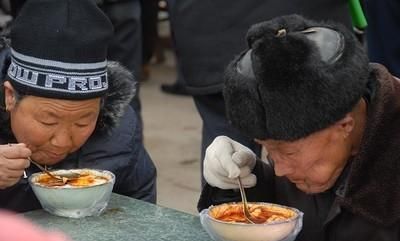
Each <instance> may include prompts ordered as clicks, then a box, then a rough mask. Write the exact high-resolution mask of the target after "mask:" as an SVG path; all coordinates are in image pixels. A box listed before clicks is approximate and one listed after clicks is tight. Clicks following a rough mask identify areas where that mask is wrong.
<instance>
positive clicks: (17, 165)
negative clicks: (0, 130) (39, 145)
mask: <svg viewBox="0 0 400 241" xmlns="http://www.w3.org/2000/svg"><path fill="white" fill-rule="evenodd" d="M31 154H32V153H31V150H29V148H27V147H26V145H25V144H23V143H20V144H4V145H0V189H5V188H7V187H11V186H13V185H15V184H16V183H17V182H18V181H19V179H21V176H22V175H23V174H24V171H25V169H26V168H28V167H29V164H30V163H29V161H28V157H29V156H30V155H31Z"/></svg>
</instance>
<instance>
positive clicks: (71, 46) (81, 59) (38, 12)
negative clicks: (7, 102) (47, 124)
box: [7, 0, 113, 100]
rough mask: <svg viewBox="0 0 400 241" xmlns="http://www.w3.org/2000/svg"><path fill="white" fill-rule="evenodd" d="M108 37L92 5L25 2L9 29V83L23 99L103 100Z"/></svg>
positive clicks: (88, 0) (86, 0)
mask: <svg viewBox="0 0 400 241" xmlns="http://www.w3.org/2000/svg"><path fill="white" fill-rule="evenodd" d="M112 34H113V27H112V24H111V22H110V21H109V19H108V18H107V16H106V15H105V14H104V13H103V12H102V11H101V9H99V8H98V7H97V5H96V4H95V2H94V1H92V0H28V1H27V2H26V3H25V5H24V6H23V7H22V9H21V11H20V13H19V14H18V16H17V18H16V19H15V20H14V22H13V24H12V27H11V34H10V37H11V64H10V66H9V68H8V72H7V74H8V79H9V80H10V81H11V83H12V85H13V86H14V88H16V89H17V90H18V91H20V92H22V93H23V94H27V95H35V96H41V97H47V98H58V99H71V100H73V99H90V98H95V97H99V96H102V95H104V94H105V92H106V91H107V88H108V79H107V68H106V66H107V60H106V56H107V47H108V44H109V42H110V40H111V37H112Z"/></svg>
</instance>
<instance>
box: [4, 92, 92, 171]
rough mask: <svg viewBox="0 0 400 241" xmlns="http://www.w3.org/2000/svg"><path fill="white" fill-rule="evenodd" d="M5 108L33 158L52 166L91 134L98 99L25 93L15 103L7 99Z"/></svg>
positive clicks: (15, 133) (14, 128) (18, 135)
mask: <svg viewBox="0 0 400 241" xmlns="http://www.w3.org/2000/svg"><path fill="white" fill-rule="evenodd" d="M10 93H11V92H9V91H8V93H7V94H6V99H7V98H8V97H10V95H9V94H10ZM7 96H8V97H7ZM9 100H10V99H9ZM7 108H8V110H9V112H10V118H11V128H12V131H13V133H14V135H15V137H16V139H17V141H18V142H20V143H21V142H22V143H25V144H27V146H28V148H30V149H31V151H32V156H31V157H32V159H34V160H35V161H37V162H39V163H41V164H47V165H52V164H55V163H57V162H59V161H61V160H63V159H64V158H65V157H66V156H67V155H68V154H69V153H71V152H74V151H76V150H78V149H79V148H80V147H81V146H82V145H83V144H84V143H85V142H86V141H87V139H88V138H89V136H90V135H91V134H92V133H93V131H94V129H95V127H96V122H97V118H98V115H99V111H100V98H96V99H90V100H79V101H70V100H59V99H50V98H41V97H35V96H26V97H24V98H23V99H22V100H21V101H20V102H18V104H15V102H14V104H13V103H12V101H11V102H9V103H8V106H7Z"/></svg>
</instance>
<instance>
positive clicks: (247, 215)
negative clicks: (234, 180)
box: [238, 176, 265, 224]
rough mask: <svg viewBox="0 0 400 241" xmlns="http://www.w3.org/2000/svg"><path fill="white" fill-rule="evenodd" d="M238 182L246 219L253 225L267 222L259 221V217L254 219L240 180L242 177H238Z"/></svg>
mask: <svg viewBox="0 0 400 241" xmlns="http://www.w3.org/2000/svg"><path fill="white" fill-rule="evenodd" d="M238 182H239V190H240V195H241V196H242V204H243V214H244V217H245V219H246V220H247V221H248V222H249V223H252V224H256V223H264V222H265V220H263V219H259V218H257V217H253V216H252V215H251V213H250V211H249V207H248V205H247V198H246V193H245V192H244V188H243V185H242V181H241V180H240V176H239V177H238Z"/></svg>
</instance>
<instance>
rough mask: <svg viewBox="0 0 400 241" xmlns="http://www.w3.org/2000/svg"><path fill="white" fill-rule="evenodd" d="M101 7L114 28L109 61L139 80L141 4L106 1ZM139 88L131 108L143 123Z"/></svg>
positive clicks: (137, 87)
mask: <svg viewBox="0 0 400 241" xmlns="http://www.w3.org/2000/svg"><path fill="white" fill-rule="evenodd" d="M100 7H101V9H102V10H103V12H104V13H105V14H106V15H107V16H108V18H109V19H110V20H111V22H112V24H113V26H114V36H113V39H112V41H111V44H110V46H109V48H108V59H109V60H114V61H118V62H120V63H121V64H122V65H124V66H125V67H126V68H127V69H129V70H130V71H132V73H133V75H134V77H135V79H136V80H139V78H140V75H141V73H140V70H141V65H142V23H141V6H140V2H139V1H137V0H130V1H115V2H112V1H110V2H108V1H104V2H103V4H101V5H100ZM139 87H140V86H139V82H137V84H136V90H137V93H136V95H135V97H134V98H133V99H132V101H131V106H132V108H133V109H134V110H135V112H136V113H137V115H138V119H139V121H140V123H142V117H141V104H140V99H139V89H140V88H139Z"/></svg>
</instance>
